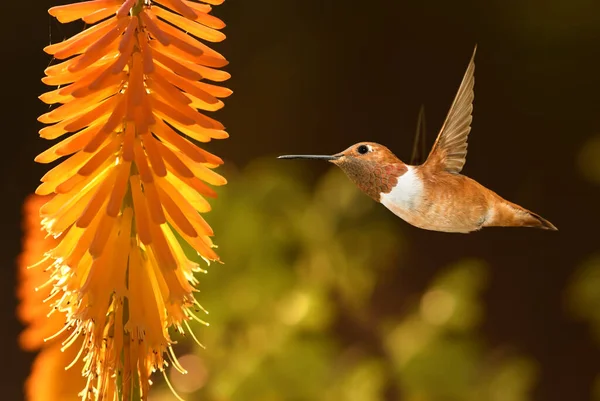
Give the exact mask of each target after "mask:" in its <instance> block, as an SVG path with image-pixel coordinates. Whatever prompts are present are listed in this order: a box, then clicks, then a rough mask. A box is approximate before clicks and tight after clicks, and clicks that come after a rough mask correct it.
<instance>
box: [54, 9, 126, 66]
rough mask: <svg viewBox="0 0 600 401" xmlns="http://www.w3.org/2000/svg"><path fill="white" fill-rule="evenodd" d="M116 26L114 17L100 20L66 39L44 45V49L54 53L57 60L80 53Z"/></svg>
mask: <svg viewBox="0 0 600 401" xmlns="http://www.w3.org/2000/svg"><path fill="white" fill-rule="evenodd" d="M116 26H117V20H116V19H115V18H111V19H108V20H106V21H102V22H101V23H99V24H97V25H94V26H93V27H90V28H88V29H86V30H84V31H83V32H80V33H78V34H77V35H75V36H72V37H70V38H69V39H67V40H64V41H62V42H59V43H55V44H53V45H49V46H46V47H45V48H44V51H45V52H46V53H48V54H52V55H54V57H56V58H57V59H59V60H63V59H65V58H68V57H71V56H73V55H75V54H79V53H82V52H83V51H84V50H85V49H87V48H88V47H89V45H91V44H92V43H94V42H95V41H96V40H98V39H100V38H101V37H102V36H104V35H105V34H106V33H107V32H108V31H110V30H111V29H113V28H114V27H116Z"/></svg>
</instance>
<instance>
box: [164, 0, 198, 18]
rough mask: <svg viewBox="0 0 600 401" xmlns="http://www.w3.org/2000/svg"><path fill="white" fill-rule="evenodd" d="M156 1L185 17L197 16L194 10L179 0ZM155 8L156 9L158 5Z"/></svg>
mask: <svg viewBox="0 0 600 401" xmlns="http://www.w3.org/2000/svg"><path fill="white" fill-rule="evenodd" d="M156 2H157V3H159V4H162V5H163V6H165V7H168V8H170V9H172V10H175V11H177V12H178V13H179V14H181V15H183V16H184V17H186V18H189V19H196V17H197V15H196V12H195V11H194V10H193V9H192V8H191V7H189V6H188V5H187V4H185V3H184V2H183V1H181V0H157V1H156ZM155 9H158V7H156V8H155Z"/></svg>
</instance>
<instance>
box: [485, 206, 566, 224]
mask: <svg viewBox="0 0 600 401" xmlns="http://www.w3.org/2000/svg"><path fill="white" fill-rule="evenodd" d="M485 225H486V226H497V227H534V228H541V229H542V230H552V231H558V228H556V226H554V224H552V223H550V222H549V221H548V220H546V219H544V218H543V217H542V216H540V215H538V214H536V213H533V212H531V211H529V210H527V209H525V208H523V207H521V206H519V205H516V204H514V203H512V202H509V201H507V200H504V199H502V202H498V203H497V204H496V205H495V207H494V213H493V217H492V218H491V219H490V220H489V221H488V222H487V224H485Z"/></svg>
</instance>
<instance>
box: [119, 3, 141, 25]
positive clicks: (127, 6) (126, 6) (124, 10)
mask: <svg viewBox="0 0 600 401" xmlns="http://www.w3.org/2000/svg"><path fill="white" fill-rule="evenodd" d="M134 4H135V0H125V1H124V2H123V4H122V5H121V7H119V10H118V11H117V18H122V17H125V16H126V15H127V14H129V13H130V12H131V7H133V5H134ZM133 19H135V20H137V18H133Z"/></svg>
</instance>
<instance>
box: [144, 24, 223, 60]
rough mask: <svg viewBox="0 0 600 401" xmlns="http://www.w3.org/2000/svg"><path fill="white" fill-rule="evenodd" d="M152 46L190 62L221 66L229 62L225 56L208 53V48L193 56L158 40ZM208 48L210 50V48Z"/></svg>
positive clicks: (152, 42) (151, 43)
mask: <svg viewBox="0 0 600 401" xmlns="http://www.w3.org/2000/svg"><path fill="white" fill-rule="evenodd" d="M176 31H177V30H176ZM198 43H200V42H198ZM150 47H152V48H153V49H160V50H161V51H162V52H163V53H165V54H168V55H171V56H173V57H176V58H178V59H182V60H188V61H190V62H193V63H199V64H202V65H205V66H208V67H214V68H221V67H224V66H226V65H227V64H229V62H228V61H227V60H225V58H223V56H221V57H215V56H210V55H207V54H209V53H208V52H207V51H206V50H204V54H201V55H199V56H193V55H191V54H189V53H186V52H184V51H183V50H180V49H178V48H177V47H175V46H164V45H162V44H161V43H160V42H158V41H156V40H153V41H151V42H150ZM207 49H209V50H210V48H207ZM217 54H218V53H217Z"/></svg>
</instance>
